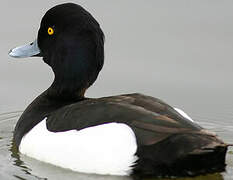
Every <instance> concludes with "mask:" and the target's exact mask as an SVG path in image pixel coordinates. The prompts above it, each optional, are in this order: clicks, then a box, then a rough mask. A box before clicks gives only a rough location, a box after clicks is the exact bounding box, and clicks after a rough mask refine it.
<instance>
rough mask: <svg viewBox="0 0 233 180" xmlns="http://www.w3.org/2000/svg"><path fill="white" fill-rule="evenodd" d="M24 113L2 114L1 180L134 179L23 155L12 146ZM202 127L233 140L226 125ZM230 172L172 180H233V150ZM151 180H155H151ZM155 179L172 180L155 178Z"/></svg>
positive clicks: (214, 124)
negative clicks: (68, 167) (80, 170)
mask: <svg viewBox="0 0 233 180" xmlns="http://www.w3.org/2000/svg"><path fill="white" fill-rule="evenodd" d="M21 113H22V111H15V112H10V113H2V114H0V162H1V163H0V179H4V180H8V179H10V180H14V179H15V180H19V179H20V180H38V179H39V180H42V179H49V180H64V179H65V180H73V179H83V180H131V179H132V178H131V177H119V176H101V175H93V174H82V173H77V172H73V171H70V170H66V169H62V168H59V167H56V166H53V165H50V164H46V163H43V162H40V161H37V160H34V159H32V158H29V157H26V156H23V155H20V154H19V153H18V151H17V150H16V148H15V146H14V144H13V143H12V137H13V128H14V126H15V124H16V122H17V120H18V118H19V116H20V115H21ZM199 124H200V125H201V126H203V127H205V128H207V129H210V130H212V131H215V132H218V134H219V135H220V136H221V137H222V138H223V139H224V140H225V141H226V140H229V141H230V140H231V141H233V138H232V137H233V132H232V129H233V128H232V126H230V125H229V124H224V123H222V124H221V123H217V124H216V123H210V122H208V121H206V122H200V123H199ZM231 128H232V129H231ZM227 164H228V166H227V172H224V173H216V174H210V175H206V176H199V177H195V178H173V180H231V179H232V177H233V149H232V148H230V150H229V151H228V154H227ZM150 180H152V179H150ZM154 180H169V178H163V179H161V178H156V179H154Z"/></svg>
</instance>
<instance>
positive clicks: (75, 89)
mask: <svg viewBox="0 0 233 180" xmlns="http://www.w3.org/2000/svg"><path fill="white" fill-rule="evenodd" d="M86 89H87V88H86V86H84V84H81V83H77V80H74V79H70V80H67V79H66V80H61V79H56V78H55V79H54V82H53V83H52V85H51V86H50V87H49V88H48V90H47V95H48V97H50V98H53V99H60V100H80V99H84V94H85V91H86Z"/></svg>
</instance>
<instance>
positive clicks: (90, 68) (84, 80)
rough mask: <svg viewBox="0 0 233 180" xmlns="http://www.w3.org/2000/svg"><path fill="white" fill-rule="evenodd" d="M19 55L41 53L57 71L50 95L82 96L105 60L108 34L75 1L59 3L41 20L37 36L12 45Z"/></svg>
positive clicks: (10, 53) (63, 96)
mask: <svg viewBox="0 0 233 180" xmlns="http://www.w3.org/2000/svg"><path fill="white" fill-rule="evenodd" d="M9 55H10V56H12V57H16V58H25V57H32V56H41V57H43V60H44V62H45V63H47V64H48V65H49V66H50V67H51V68H52V69H53V72H54V75H55V77H54V82H53V83H52V85H51V87H50V88H49V89H48V93H49V95H51V96H53V97H59V98H74V97H76V98H79V97H83V96H84V92H85V90H86V89H87V88H88V87H89V86H91V85H92V84H93V83H94V81H95V80H96V78H97V76H98V74H99V72H100V70H101V69H102V66H103V63H104V34H103V32H102V30H101V28H100V26H99V24H98V22H97V21H96V20H95V19H94V17H93V16H92V15H91V14H90V13H89V12H87V11H86V10H85V9H83V8H82V7H81V6H79V5H77V4H73V3H66V4H61V5H57V6H55V7H53V8H51V9H50V10H48V11H47V12H46V14H45V15H44V17H43V18H42V20H41V24H40V28H39V31H38V36H37V39H36V40H35V41H34V42H32V43H30V44H28V45H24V46H20V47H16V48H14V49H11V50H10V52H9Z"/></svg>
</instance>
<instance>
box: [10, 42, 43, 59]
mask: <svg viewBox="0 0 233 180" xmlns="http://www.w3.org/2000/svg"><path fill="white" fill-rule="evenodd" d="M9 56H11V57H14V58H26V57H32V56H39V57H40V56H41V53H40V49H39V47H38V43H37V39H36V40H35V41H34V42H32V43H30V44H27V45H23V46H19V47H16V48H13V49H11V50H10V51H9Z"/></svg>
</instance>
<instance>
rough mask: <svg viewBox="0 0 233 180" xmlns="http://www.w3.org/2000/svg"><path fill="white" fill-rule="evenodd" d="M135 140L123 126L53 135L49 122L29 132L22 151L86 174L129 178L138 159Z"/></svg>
mask: <svg viewBox="0 0 233 180" xmlns="http://www.w3.org/2000/svg"><path fill="white" fill-rule="evenodd" d="M136 150H137V143H136V137H135V134H134V132H133V131H132V129H131V128H130V127H129V126H128V125H126V124H122V123H108V124H102V125H98V126H94V127H89V128H85V129H82V130H80V131H77V130H70V131H66V132H57V133H53V132H50V131H48V130H47V128H46V119H45V120H43V121H41V122H40V123H39V124H38V125H36V126H35V127H34V128H33V129H32V130H31V131H30V132H29V133H27V134H26V135H25V136H24V137H23V139H22V141H21V144H20V147H19V151H20V152H21V153H22V154H25V155H27V156H30V157H32V158H35V159H38V160H40V161H44V162H47V163H50V164H53V165H56V166H59V167H63V168H67V169H71V170H73V171H79V172H84V173H95V174H110V175H130V173H131V171H132V166H133V165H134V164H135V162H136V160H137V159H138V158H137V156H136V155H135V153H136Z"/></svg>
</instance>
